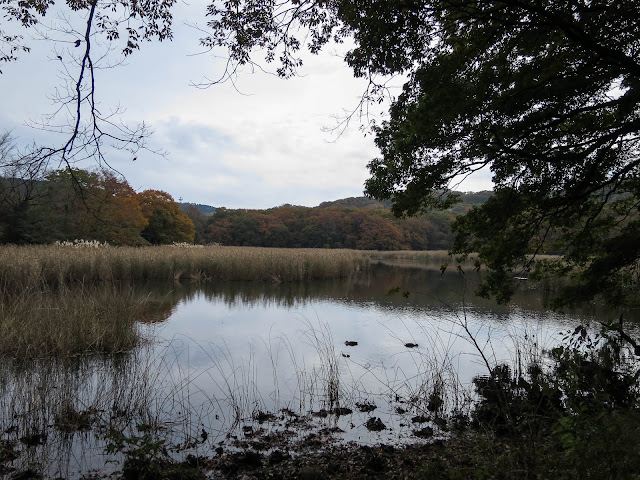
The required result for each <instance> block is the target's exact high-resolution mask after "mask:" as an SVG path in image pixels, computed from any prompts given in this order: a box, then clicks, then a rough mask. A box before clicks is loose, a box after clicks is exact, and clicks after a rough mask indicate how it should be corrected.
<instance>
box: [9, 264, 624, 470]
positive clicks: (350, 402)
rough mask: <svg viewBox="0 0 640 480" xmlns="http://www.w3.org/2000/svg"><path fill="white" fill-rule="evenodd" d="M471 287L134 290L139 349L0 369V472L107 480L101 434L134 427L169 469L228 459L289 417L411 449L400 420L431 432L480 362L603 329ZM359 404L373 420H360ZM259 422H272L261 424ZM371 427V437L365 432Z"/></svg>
mask: <svg viewBox="0 0 640 480" xmlns="http://www.w3.org/2000/svg"><path fill="white" fill-rule="evenodd" d="M481 275H482V274H481V273H476V272H466V273H465V275H461V274H459V273H458V272H456V271H448V272H445V274H444V275H441V274H440V271H439V270H438V269H434V268H424V267H411V268H409V267H403V268H398V267H397V266H394V265H387V264H382V263H380V264H376V265H373V266H372V268H371V269H370V270H369V271H367V272H364V273H363V274H362V275H360V276H358V277H353V278H349V279H344V280H333V281H322V282H313V283H274V284H262V283H249V282H228V283H221V282H191V283H187V282H183V283H169V284H162V285H145V286H135V288H134V290H135V291H136V292H137V294H139V295H140V296H143V297H145V298H146V299H147V304H148V307H149V309H148V313H147V314H145V322H144V323H143V324H141V326H140V328H141V330H142V333H143V335H145V336H146V337H147V338H148V339H149V342H147V343H146V345H144V346H143V347H141V348H140V349H138V350H136V351H135V352H132V353H130V354H127V355H118V356H111V357H100V356H95V357H89V358H81V359H76V360H67V361H64V362H50V361H36V362H33V363H30V364H29V365H24V364H19V363H15V362H11V361H2V362H0V386H1V387H2V390H1V391H2V394H1V396H0V416H1V419H0V420H1V421H0V431H2V432H4V433H3V434H2V435H3V436H2V441H3V442H5V441H6V442H9V443H7V444H6V445H10V446H11V448H13V449H14V450H15V453H16V454H17V457H16V458H15V459H14V460H11V461H9V462H5V463H3V464H2V465H0V468H5V467H6V466H7V465H9V467H6V468H15V469H17V470H18V471H20V470H25V469H27V468H33V469H35V470H37V471H45V472H47V475H46V476H63V477H65V478H79V477H80V476H82V475H84V474H86V473H88V472H91V471H94V470H95V471H98V472H100V473H109V472H110V471H111V470H113V469H117V468H119V466H120V465H121V463H122V457H121V456H120V457H119V456H118V455H115V456H107V457H105V455H104V451H105V447H106V445H107V444H108V438H107V437H108V435H109V432H110V431H112V430H116V431H118V432H120V433H124V434H128V435H135V434H136V426H138V425H140V424H152V425H157V426H162V428H163V435H164V436H165V439H166V440H167V442H168V443H167V445H169V446H173V447H176V448H174V449H173V450H171V454H172V455H174V456H176V457H178V458H179V457H180V456H181V455H182V456H184V455H186V454H188V453H193V452H194V451H195V452H196V453H197V454H202V455H211V452H212V451H213V449H214V448H216V446H217V445H218V444H219V442H231V443H232V444H233V445H236V448H244V446H245V445H247V442H251V441H252V435H254V433H253V432H256V431H259V430H266V431H282V430H287V429H289V430H290V427H289V424H290V422H291V421H292V420H291V419H292V418H294V417H292V415H294V414H295V415H299V414H316V415H315V416H313V417H312V418H313V419H314V420H313V422H314V425H315V426H316V427H322V426H332V427H336V426H337V427H339V428H340V429H341V430H343V431H344V432H343V433H342V434H341V435H342V437H343V438H344V439H345V440H353V441H358V442H361V443H377V442H390V441H393V442H402V441H411V442H412V441H416V437H415V436H414V434H413V431H414V430H415V429H416V427H415V425H413V424H412V422H411V418H412V417H414V416H416V415H425V416H426V417H428V418H429V423H428V424H427V425H431V426H433V427H436V425H437V422H438V420H439V416H440V415H442V414H443V413H444V412H445V411H449V412H450V411H454V410H464V409H465V408H467V407H468V405H469V402H470V401H471V389H470V382H471V379H472V378H473V376H474V375H477V374H479V373H485V372H486V368H487V367H486V365H485V363H484V362H485V359H486V361H488V362H490V363H491V364H494V363H496V362H503V361H506V362H509V363H510V364H511V365H514V366H515V365H518V364H520V365H526V362H528V361H530V360H537V361H544V358H543V355H544V353H543V352H544V349H545V348H550V347H551V346H553V345H556V344H557V343H558V342H559V341H560V339H561V335H560V333H561V332H566V331H567V330H569V329H573V328H574V327H575V325H576V324H577V323H579V322H582V321H585V320H591V321H593V320H595V319H602V320H607V319H608V318H607V316H608V315H613V314H612V313H609V312H606V311H602V312H601V311H599V308H600V307H597V306H594V307H593V308H592V309H591V310H590V311H581V312H571V313H567V314H558V313H553V312H549V311H547V310H546V309H545V308H544V304H545V300H546V299H545V296H544V294H543V293H541V292H540V291H539V290H536V289H535V288H533V284H530V283H526V282H523V284H522V285H521V288H520V289H519V290H518V292H517V294H516V295H515V297H514V299H513V301H512V302H511V304H510V305H507V306H496V305H494V304H493V303H492V302H490V301H487V300H484V299H479V298H477V297H475V296H474V295H473V293H472V292H473V291H474V289H475V287H476V285H477V283H478V282H479V281H480V280H481ZM394 287H399V289H398V293H396V294H394V295H388V292H389V290H390V289H392V288H394ZM407 292H408V293H407ZM403 293H405V295H403ZM348 341H349V342H357V345H347V344H345V342H348ZM407 345H416V346H407ZM434 395H436V396H437V397H438V398H439V400H440V401H441V403H439V404H438V407H437V408H431V407H430V406H429V405H430V401H431V402H432V401H433V399H434V398H435V397H434ZM363 404H366V405H370V406H375V410H373V411H372V412H366V411H365V412H360V411H359V410H358V405H363ZM431 406H433V402H432V403H431ZM336 408H347V409H349V410H351V411H352V413H348V414H343V415H336V414H335V413H332V412H335V411H336V410H335V409H336ZM283 410H284V411H285V412H290V413H286V414H285V413H282V412H283ZM267 412H269V413H275V414H277V421H275V422H270V423H269V422H267V423H265V424H263V423H261V420H260V419H261V418H263V417H262V416H263V414H265V413H267ZM372 417H375V418H379V419H380V420H381V422H383V424H384V425H385V427H386V428H385V429H384V430H382V431H379V432H371V431H369V430H368V429H367V428H366V425H367V422H368V421H369V420H370V419H371V418H372ZM426 417H425V418H426ZM83 422H86V424H85V423H83ZM267 424H268V425H267ZM422 426H424V425H422ZM85 427H86V428H85ZM203 432H206V436H203V435H202V433H203ZM250 432H251V434H250ZM291 435H292V436H296V435H297V436H300V437H301V436H304V435H305V431H304V430H302V429H300V430H296V431H295V432H293V433H291ZM45 437H46V438H45ZM205 437H206V438H205ZM234 442H235V443H234ZM243 442H244V443H243ZM3 445H5V444H4V443H3V444H2V445H0V446H3ZM106 460H111V461H113V462H114V463H113V464H108V465H109V466H107V467H105V465H107V464H106V463H105V461H106ZM6 472H7V471H6V470H0V473H1V474H5V473H6Z"/></svg>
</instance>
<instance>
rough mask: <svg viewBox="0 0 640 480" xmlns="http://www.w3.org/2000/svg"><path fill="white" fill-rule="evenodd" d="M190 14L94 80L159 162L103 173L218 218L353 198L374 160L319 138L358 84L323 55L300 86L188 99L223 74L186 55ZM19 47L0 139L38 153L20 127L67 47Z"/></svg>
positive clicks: (346, 142) (254, 77)
mask: <svg viewBox="0 0 640 480" xmlns="http://www.w3.org/2000/svg"><path fill="white" fill-rule="evenodd" d="M200 11H203V7H199V8H197V7H196V6H188V7H187V6H185V5H180V8H179V9H178V12H177V13H178V15H177V18H176V22H175V24H174V33H175V38H174V40H173V41H172V42H163V43H158V42H154V43H148V44H143V45H142V48H141V50H140V51H138V52H135V53H134V54H133V55H132V56H130V57H129V58H128V59H127V61H126V65H122V66H118V67H116V68H114V69H110V70H103V71H101V72H100V73H99V76H98V84H97V95H98V98H99V100H100V102H101V108H103V109H107V108H114V107H116V106H118V105H120V106H121V107H123V108H126V112H125V113H124V114H123V115H122V119H123V121H125V122H130V123H139V122H142V121H144V122H145V123H147V124H150V125H151V127H152V129H153V131H154V135H153V137H152V140H151V146H152V147H154V148H157V149H163V150H165V151H166V152H167V155H166V157H162V156H158V155H154V154H151V153H146V152H144V153H141V154H139V155H138V156H137V159H136V161H132V159H131V158H130V156H129V155H124V154H122V153H120V152H112V153H110V157H109V162H110V163H111V165H112V166H113V167H115V168H116V169H117V170H118V171H120V172H122V173H123V174H124V175H125V177H126V178H127V180H128V181H129V183H130V184H131V186H132V187H133V188H134V189H136V190H138V191H140V190H144V189H150V188H151V189H159V190H165V191H167V192H169V193H170V194H171V195H172V196H173V197H174V198H175V199H176V200H178V199H179V198H182V199H183V201H185V202H187V201H188V202H194V203H203V204H208V205H213V206H218V207H219V206H225V207H228V208H269V207H274V206H278V205H282V204H285V203H289V204H294V205H306V206H315V205H318V204H319V203H320V202H322V201H327V200H336V199H338V198H345V197H352V196H360V195H362V191H363V184H364V181H365V180H366V178H367V177H368V172H367V168H366V165H367V163H368V161H369V160H371V159H372V158H375V157H376V156H378V151H377V149H376V147H375V145H374V143H373V137H372V136H371V135H367V136H365V135H364V134H363V132H362V131H361V130H360V128H359V127H360V123H359V121H358V120H357V119H356V121H355V122H352V124H351V125H350V126H349V128H347V129H346V130H344V131H343V132H342V133H341V134H340V135H337V134H336V133H335V132H333V133H331V132H327V131H326V129H327V128H328V127H329V128H330V127H333V126H335V123H336V120H335V117H336V116H341V115H342V114H343V112H344V111H345V110H350V109H353V108H355V107H356V106H357V104H358V99H359V96H360V95H361V94H362V92H363V91H364V89H365V86H366V84H365V82H364V81H363V80H358V79H354V78H353V76H352V73H351V70H350V69H349V68H348V67H347V66H346V65H345V64H344V62H343V60H342V59H341V58H340V57H339V56H338V55H337V54H336V52H335V49H334V48H333V47H329V49H328V50H326V51H324V52H322V53H321V54H320V55H318V56H312V55H307V56H306V57H305V65H304V67H303V68H302V70H301V73H302V76H300V77H296V78H292V79H288V80H282V79H279V78H277V77H275V76H272V75H268V74H265V73H262V72H259V73H253V74H252V73H251V72H250V71H249V70H248V69H245V71H244V72H242V73H241V74H240V75H239V76H238V78H237V80H236V82H235V85H234V84H232V83H230V82H227V83H224V84H219V85H215V86H212V87H210V88H208V89H204V90H202V89H197V88H195V87H193V86H192V85H191V84H192V83H193V82H196V83H197V82H199V81H201V80H202V79H203V78H204V77H208V78H217V77H218V76H219V75H220V74H221V73H222V71H223V68H224V60H223V59H221V58H216V57H214V56H212V55H210V54H205V55H194V54H197V53H199V52H201V48H200V47H199V46H198V38H199V37H200V36H202V34H201V32H198V31H197V30H195V29H193V28H190V27H187V26H186V25H184V23H183V20H184V18H185V17H187V16H191V18H194V17H195V18H196V19H197V20H200V22H199V23H200V24H201V25H203V24H204V20H203V19H204V17H203V16H202V15H201V14H199V13H198V12H200ZM198 15H200V16H199V17H198ZM49 17H51V15H49ZM29 43H30V45H31V47H32V52H31V53H29V54H23V55H22V56H21V58H20V60H19V61H18V62H17V63H12V64H3V65H1V67H2V71H3V72H4V73H3V74H2V75H0V85H1V87H0V88H1V91H2V103H1V108H0V130H9V131H11V132H12V133H13V135H14V136H15V137H18V138H19V140H20V141H21V142H23V143H26V142H28V141H32V140H36V141H38V142H40V143H46V142H47V141H51V140H53V138H52V137H51V136H50V135H48V134H45V133H44V132H42V131H39V130H36V129H33V128H30V127H27V126H25V124H26V123H28V121H29V120H30V119H36V120H37V119H38V118H40V117H41V115H43V114H46V113H50V112H52V111H53V110H54V109H55V104H53V103H52V101H51V100H50V97H51V95H52V94H53V93H54V91H55V88H56V86H58V85H59V84H60V73H59V69H60V67H61V62H60V61H59V60H58V59H57V55H58V54H60V55H61V56H63V57H64V56H65V54H68V53H67V52H68V50H69V49H70V48H72V45H69V44H60V43H58V44H54V43H53V42H44V41H37V40H34V41H30V42H29ZM54 47H55V48H56V51H55V52H54V51H53V48H54ZM73 53H75V52H73ZM383 107H384V106H383ZM376 108H377V110H376V111H375V113H380V111H381V110H384V108H382V107H376ZM461 188H462V189H464V190H482V189H488V188H491V183H490V180H489V179H488V175H486V174H485V175H479V176H477V177H476V178H474V179H473V180H468V181H467V182H466V183H464V184H463V185H462V186H461Z"/></svg>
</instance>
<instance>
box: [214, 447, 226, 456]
mask: <svg viewBox="0 0 640 480" xmlns="http://www.w3.org/2000/svg"><path fill="white" fill-rule="evenodd" d="M215 452H216V454H218V455H222V454H223V453H224V448H222V447H216V450H215Z"/></svg>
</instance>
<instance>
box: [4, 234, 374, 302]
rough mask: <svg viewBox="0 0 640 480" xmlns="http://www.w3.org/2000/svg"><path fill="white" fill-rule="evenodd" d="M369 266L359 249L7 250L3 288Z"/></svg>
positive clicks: (298, 273) (314, 274) (330, 271)
mask: <svg viewBox="0 0 640 480" xmlns="http://www.w3.org/2000/svg"><path fill="white" fill-rule="evenodd" d="M367 261H368V259H367V257H366V256H365V255H364V254H363V253H362V252H357V251H353V250H319V249H277V248H254V247H200V248H195V247H193V248H185V247H173V246H162V247H146V248H133V247H106V248H86V247H81V248H78V247H73V246H60V245H47V246H4V247H0V289H4V290H5V291H7V290H18V291H22V290H25V289H28V288H32V287H38V286H41V285H46V286H48V287H56V286H59V285H71V284H77V283H81V284H85V285H86V284H91V283H96V282H118V281H129V282H140V281H145V282H146V281H150V280H179V279H181V278H198V279H216V280H251V281H272V282H273V281H275V282H295V281H304V280H312V279H327V278H339V277H346V276H348V275H350V274H352V273H354V272H355V271H357V270H359V269H360V268H362V267H363V266H364V265H366V263H367Z"/></svg>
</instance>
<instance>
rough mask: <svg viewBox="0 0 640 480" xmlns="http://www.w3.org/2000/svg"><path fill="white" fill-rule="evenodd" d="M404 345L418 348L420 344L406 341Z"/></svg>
mask: <svg viewBox="0 0 640 480" xmlns="http://www.w3.org/2000/svg"><path fill="white" fill-rule="evenodd" d="M404 346H405V347H407V348H416V347H417V346H418V344H417V343H411V342H409V343H405V344H404Z"/></svg>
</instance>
